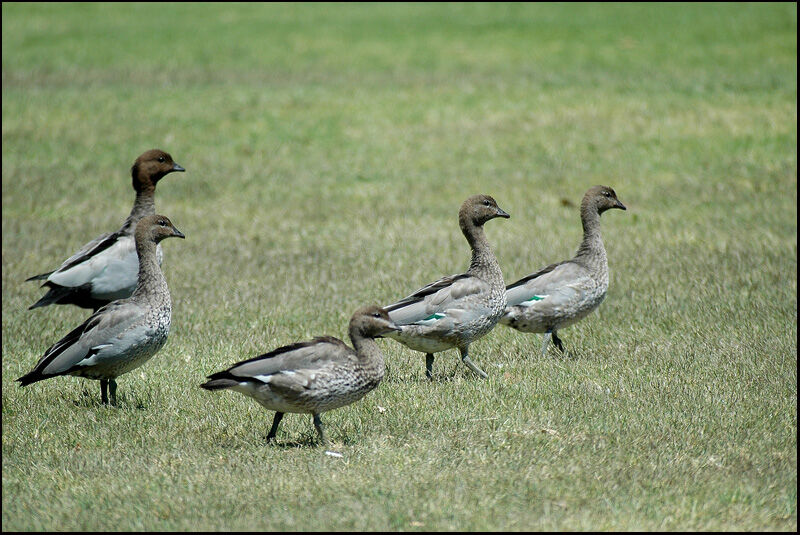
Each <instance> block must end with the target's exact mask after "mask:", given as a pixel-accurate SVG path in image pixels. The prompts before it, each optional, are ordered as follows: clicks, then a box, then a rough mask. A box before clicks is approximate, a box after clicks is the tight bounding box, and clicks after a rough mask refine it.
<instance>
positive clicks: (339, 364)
mask: <svg viewBox="0 0 800 535" xmlns="http://www.w3.org/2000/svg"><path fill="white" fill-rule="evenodd" d="M396 330H397V326H396V325H395V324H394V323H392V320H391V319H389V316H388V315H387V314H386V312H385V311H384V310H382V309H381V308H379V307H376V306H367V307H363V308H360V309H359V310H357V311H356V312H355V313H354V314H353V317H352V318H351V319H350V326H349V329H348V331H349V334H350V340H351V341H352V342H353V348H354V349H355V350H353V349H351V348H349V347H347V345H346V344H345V343H344V342H342V341H341V340H339V339H338V338H333V337H331V336H322V337H317V338H314V339H313V340H311V341H308V342H300V343H297V344H291V345H287V346H283V347H279V348H278V349H275V350H273V351H270V352H269V353H265V354H264V355H261V356H258V357H255V358H252V359H249V360H244V361H242V362H239V363H237V364H234V365H233V366H231V367H230V368H228V369H227V370H225V371H221V372H217V373H215V374H213V375H209V376H208V379H209V381H208V382H206V383H203V384H202V385H200V386H201V387H202V388H205V389H206V390H222V389H230V390H234V391H236V392H240V393H242V394H244V395H245V396H250V397H252V398H253V399H255V400H256V401H258V402H259V403H260V404H261V405H263V406H264V407H265V408H266V409H268V410H271V411H275V417H274V419H273V420H272V428H271V429H270V431H269V434H268V435H267V441H268V442H269V441H271V440H272V439H273V438H275V434H276V433H277V431H278V424H280V423H281V419H282V418H283V415H284V413H287V412H299V413H309V414H311V415H312V417H313V419H314V427H315V428H316V429H317V433H318V434H319V438H320V440H321V441H322V443H323V444H325V445H327V443H328V440H327V438H326V437H325V432H324V431H323V428H322V420H321V419H320V414H321V413H323V412H326V411H329V410H332V409H336V408H339V407H343V406H345V405H349V404H350V403H353V402H355V401H358V400H359V399H361V398H362V397H364V396H365V395H366V394H367V393H368V392H370V391H371V390H373V389H374V388H375V387H376V386H378V383H380V382H381V379H383V375H384V372H385V366H384V361H383V355H382V354H381V350H380V348H379V347H378V344H377V343H376V342H375V340H374V339H375V338H376V337H379V336H381V335H384V334H387V333H390V332H392V331H396Z"/></svg>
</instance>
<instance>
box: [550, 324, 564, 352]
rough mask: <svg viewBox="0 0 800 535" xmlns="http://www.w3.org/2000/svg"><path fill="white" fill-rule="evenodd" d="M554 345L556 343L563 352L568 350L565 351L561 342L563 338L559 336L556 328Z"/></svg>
mask: <svg viewBox="0 0 800 535" xmlns="http://www.w3.org/2000/svg"><path fill="white" fill-rule="evenodd" d="M553 345H555V346H556V347H557V348H558V350H559V351H561V352H562V353H566V351H564V345H563V344H562V343H561V338H559V337H558V333H557V332H556V330H555V329H553Z"/></svg>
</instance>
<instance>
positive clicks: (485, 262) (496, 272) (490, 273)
mask: <svg viewBox="0 0 800 535" xmlns="http://www.w3.org/2000/svg"><path fill="white" fill-rule="evenodd" d="M460 223H461V231H462V232H463V233H464V237H465V238H467V243H469V247H470V249H472V258H470V261H469V269H468V270H467V273H469V274H470V275H479V276H481V277H490V278H492V279H495V278H496V279H498V280H499V281H500V283H501V284H502V281H503V274H502V273H501V272H500V266H499V265H498V264H497V258H495V256H494V253H493V252H492V247H491V246H490V245H489V240H487V239H486V233H485V232H484V231H483V226H482V225H475V224H474V223H472V222H465V221H461V222H460Z"/></svg>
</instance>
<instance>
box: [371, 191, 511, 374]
mask: <svg viewBox="0 0 800 535" xmlns="http://www.w3.org/2000/svg"><path fill="white" fill-rule="evenodd" d="M496 217H504V218H509V217H511V216H509V215H508V214H507V213H506V212H505V211H503V210H502V209H501V208H500V207H499V206H498V205H497V202H495V200H494V199H493V198H492V197H490V196H489V195H473V196H472V197H470V198H469V199H467V200H466V201H464V203H463V204H462V205H461V209H460V210H459V211H458V223H459V225H460V226H461V232H463V233H464V237H466V239H467V242H468V243H469V246H470V248H471V249H472V260H471V261H470V265H469V269H467V271H466V273H461V274H458V275H450V276H449V277H443V278H441V279H439V280H438V281H436V282H433V283H431V284H429V285H427V286H425V287H423V288H420V289H419V290H417V291H416V292H414V293H413V294H411V295H409V296H408V297H406V298H404V299H402V300H400V301H398V302H396V303H393V304H391V305H388V306H386V307H385V308H386V311H387V312H388V313H389V317H390V318H392V320H393V321H394V322H395V323H396V324H397V325H398V326H399V327H400V330H399V331H398V332H393V333H389V334H388V335H387V336H388V337H389V338H393V339H394V340H397V341H398V342H400V343H402V344H404V345H406V346H408V347H410V348H411V349H414V350H416V351H422V352H423V353H425V374H426V375H427V376H428V378H429V379H432V376H433V359H434V357H433V354H434V353H438V352H440V351H444V350H446V349H450V348H453V347H456V348H458V350H459V351H460V353H461V360H462V362H463V363H464V364H465V365H466V366H467V367H468V368H469V369H471V370H472V371H474V372H475V373H477V374H478V375H480V376H481V377H483V378H484V379H485V378H486V377H487V375H486V373H485V372H484V371H483V370H481V369H480V368H478V366H476V365H475V364H474V363H473V362H472V360H471V359H470V358H469V353H468V350H469V344H470V343H472V342H473V341H475V340H477V339H479V338H480V337H482V336H483V335H485V334H486V333H488V332H489V331H491V330H492V328H494V326H495V324H496V323H497V321H498V320H499V319H500V316H501V315H502V313H503V310H504V309H505V306H506V296H505V283H504V282H503V274H502V272H501V271H500V266H499V265H498V263H497V259H496V258H495V256H494V253H493V252H492V248H491V247H490V246H489V242H488V240H487V239H486V235H485V233H484V231H483V225H484V223H486V222H487V221H489V220H491V219H494V218H496Z"/></svg>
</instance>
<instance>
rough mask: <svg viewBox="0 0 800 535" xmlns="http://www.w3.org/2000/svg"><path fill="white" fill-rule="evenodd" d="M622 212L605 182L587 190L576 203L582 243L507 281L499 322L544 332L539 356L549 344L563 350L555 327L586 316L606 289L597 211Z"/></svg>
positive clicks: (621, 206) (603, 249)
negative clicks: (558, 258)
mask: <svg viewBox="0 0 800 535" xmlns="http://www.w3.org/2000/svg"><path fill="white" fill-rule="evenodd" d="M611 209H619V210H626V207H625V205H624V204H622V202H620V200H619V199H618V198H617V194H616V192H615V191H614V190H613V189H612V188H610V187H608V186H593V187H591V188H589V189H588V190H587V191H586V193H585V194H584V196H583V200H582V201H581V208H580V214H581V223H582V224H583V241H582V242H581V244H580V247H578V251H577V252H576V253H575V256H574V257H573V258H572V259H570V260H564V261H563V262H557V263H555V264H550V265H549V266H546V267H544V268H542V269H540V270H539V271H536V272H535V273H532V274H530V275H528V276H526V277H523V278H521V279H519V280H518V281H516V282H514V283H512V284H509V285H508V287H507V288H506V301H507V307H506V309H505V312H504V313H503V315H502V317H501V318H500V324H501V325H506V326H508V327H511V328H513V329H516V330H518V331H520V332H524V333H544V342H543V344H542V356H544V355H546V353H547V349H548V347H549V344H550V342H551V341H552V343H553V345H555V346H556V348H557V349H558V350H559V351H560V352H561V353H564V354H566V352H565V350H564V345H563V342H562V340H561V338H559V336H558V331H559V329H563V328H565V327H568V326H570V325H572V324H574V323H575V322H577V321H579V320H581V319H583V318H585V317H586V316H588V315H589V314H590V313H591V312H592V311H594V310H595V309H597V307H598V306H600V303H602V302H603V300H604V299H605V297H606V292H607V291H608V259H607V257H606V249H605V247H604V246H603V239H602V237H601V235H600V215H601V214H602V213H603V212H605V211H606V210H611Z"/></svg>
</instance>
